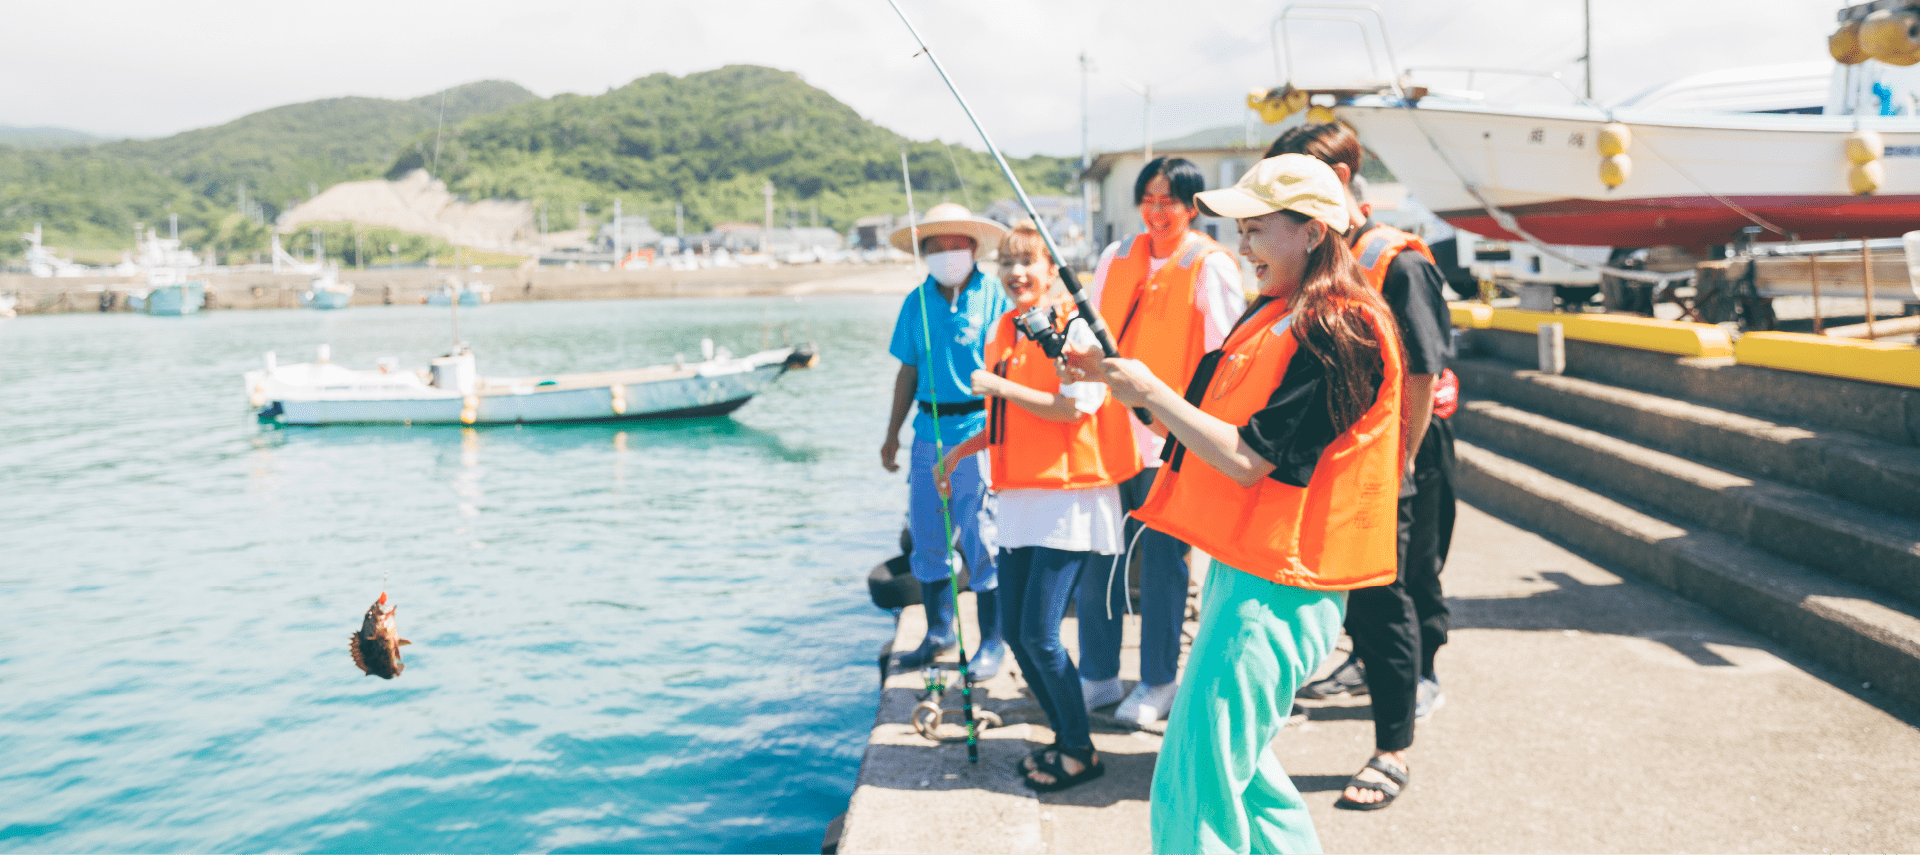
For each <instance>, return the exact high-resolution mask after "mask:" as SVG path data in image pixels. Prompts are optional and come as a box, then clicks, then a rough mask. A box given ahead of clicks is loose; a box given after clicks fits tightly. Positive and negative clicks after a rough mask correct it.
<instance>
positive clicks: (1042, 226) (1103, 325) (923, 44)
mask: <svg viewBox="0 0 1920 855" xmlns="http://www.w3.org/2000/svg"><path fill="white" fill-rule="evenodd" d="M887 5H889V6H892V7H893V12H894V14H896V15H899V16H900V23H902V24H906V25H907V32H908V33H911V34H912V35H913V40H914V42H915V43H917V44H919V45H920V52H921V53H924V54H926V55H927V60H928V61H930V62H932V63H933V70H935V71H938V72H940V80H941V81H942V82H944V83H946V84H947V91H949V92H952V93H953V98H954V100H956V101H959V102H960V110H961V112H964V113H966V114H967V121H969V122H972V123H973V129H974V130H976V131H979V132H980V141H981V142H983V143H986V144H987V153H988V154H991V155H993V160H994V162H995V163H998V164H1000V173H1001V174H1002V175H1005V176H1006V177H1007V183H1008V184H1012V185H1013V195H1015V196H1018V197H1019V198H1020V207H1022V208H1025V209H1026V211H1027V217H1028V218H1030V219H1032V220H1033V226H1034V228H1035V229H1037V230H1038V231H1039V232H1040V240H1041V241H1042V242H1044V243H1046V245H1047V254H1048V255H1049V256H1052V258H1053V263H1054V266H1055V267H1058V268H1059V269H1060V280H1061V281H1062V282H1063V283H1065V284H1066V286H1067V293H1069V294H1071V295H1073V304H1074V306H1075V307H1077V308H1078V309H1079V310H1080V317H1081V318H1084V319H1085V320H1086V322H1087V326H1088V327H1089V328H1090V329H1092V330H1093V337H1094V338H1095V339H1096V340H1098V341H1099V342H1100V350H1101V351H1102V352H1104V353H1106V355H1107V358H1109V359H1112V358H1116V357H1118V356H1119V355H1120V347H1119V345H1117V344H1114V340H1113V333H1111V332H1109V331H1108V330H1107V322H1106V320H1105V319H1103V318H1101V317H1100V313H1099V312H1096V311H1094V309H1093V302H1092V301H1091V300H1088V299H1087V292H1086V291H1084V290H1081V288H1080V280H1079V279H1078V278H1076V277H1075V276H1074V275H1073V268H1071V267H1069V266H1067V261H1066V258H1065V257H1063V256H1062V255H1061V254H1060V247H1059V246H1057V245H1055V244H1054V242H1053V233H1052V232H1049V231H1048V230H1047V224H1046V221H1045V220H1042V219H1041V218H1040V213H1039V212H1038V211H1035V210H1034V209H1033V200H1031V199H1028V198H1027V191H1026V188H1025V187H1023V186H1021V184H1020V179H1019V178H1018V177H1017V176H1015V175H1014V174H1013V167H1012V166H1010V165H1008V164H1007V158H1006V156H1005V155H1003V154H1001V153H1000V147H999V146H996V145H994V144H993V137H991V136H988V134H987V129H986V128H985V127H984V126H982V125H981V124H980V118H979V117H978V116H975V115H974V114H973V107H971V106H969V105H968V104H967V96H965V95H962V94H960V87H958V86H955V85H954V83H953V78H952V77H949V76H947V68H946V66H943V65H941V64H940V58H939V57H937V56H934V55H933V48H931V47H928V46H927V40H926V39H923V38H921V37H920V31H919V30H917V29H914V26H913V22H912V21H910V20H908V19H907V13H906V10H904V9H901V8H900V4H899V2H898V0H887ZM1133 414H1134V415H1135V416H1137V417H1139V419H1140V423H1141V424H1153V416H1151V415H1148V414H1147V409H1146V408H1145V407H1135V408H1133Z"/></svg>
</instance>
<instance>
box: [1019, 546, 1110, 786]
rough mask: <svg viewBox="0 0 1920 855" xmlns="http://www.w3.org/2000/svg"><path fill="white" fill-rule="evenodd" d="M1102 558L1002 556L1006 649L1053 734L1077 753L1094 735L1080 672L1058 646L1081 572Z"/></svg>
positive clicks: (1036, 550)
mask: <svg viewBox="0 0 1920 855" xmlns="http://www.w3.org/2000/svg"><path fill="white" fill-rule="evenodd" d="M1098 557H1099V556H1096V555H1094V554H1093V553H1091V552H1064V551H1062V550H1058V549H1049V548H1047V547H1044V546H1023V547H1020V548H1019V549H1005V550H1001V552H1000V574H1001V575H1002V576H1004V577H1006V578H1005V584H1004V585H1002V586H1001V590H1000V625H1001V626H1004V627H1007V628H1008V629H1009V632H1008V633H1007V647H1008V648H1010V649H1012V651H1013V659H1014V661H1015V662H1018V663H1020V673H1021V674H1023V675H1025V676H1026V678H1027V687H1028V688H1031V689H1033V697H1034V699H1035V700H1038V701H1039V702H1040V709H1041V710H1042V711H1044V712H1045V713H1046V714H1047V724H1048V725H1050V726H1051V727H1052V728H1053V733H1054V736H1055V737H1056V738H1057V739H1058V740H1059V741H1060V744H1061V745H1064V746H1066V747H1068V748H1071V749H1075V750H1080V749H1090V748H1092V747H1093V734H1092V732H1091V729H1090V727H1091V726H1090V725H1089V724H1088V722H1087V705H1086V700H1085V698H1084V697H1083V696H1082V695H1081V694H1080V672H1079V670H1078V669H1076V668H1074V667H1073V659H1072V658H1071V657H1069V656H1067V648H1066V645H1063V644H1061V643H1060V621H1061V619H1062V618H1065V617H1066V615H1067V600H1068V599H1069V598H1070V597H1072V596H1073V583H1074V581H1075V580H1076V579H1078V578H1079V577H1080V571H1081V568H1082V567H1084V566H1085V565H1087V563H1088V559H1090V558H1098Z"/></svg>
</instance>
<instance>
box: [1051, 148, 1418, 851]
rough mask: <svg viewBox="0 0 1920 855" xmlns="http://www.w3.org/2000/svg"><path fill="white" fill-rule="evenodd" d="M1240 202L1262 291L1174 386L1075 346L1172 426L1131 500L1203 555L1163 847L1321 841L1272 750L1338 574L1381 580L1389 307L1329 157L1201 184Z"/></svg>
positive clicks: (1155, 821) (1323, 628) (1228, 212)
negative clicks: (1180, 386) (1152, 470)
mask: <svg viewBox="0 0 1920 855" xmlns="http://www.w3.org/2000/svg"><path fill="white" fill-rule="evenodd" d="M1197 199H1198V201H1199V203H1200V206H1201V209H1202V210H1204V211H1206V212H1207V213H1209V214H1212V215H1214V216H1223V217H1232V218H1234V219H1237V220H1239V226H1240V254H1241V255H1243V256H1245V257H1246V258H1247V259H1248V260H1249V261H1251V262H1252V263H1253V269H1254V275H1255V277H1256V280H1257V283H1258V286H1259V298H1258V299H1257V300H1256V301H1255V302H1254V303H1253V305H1252V306H1251V307H1250V309H1249V310H1248V312H1247V314H1246V315H1244V316H1243V317H1242V318H1241V319H1240V322H1239V323H1238V324H1237V325H1236V326H1235V327H1234V330H1233V332H1232V333H1231V334H1230V335H1229V336H1228V337H1227V340H1226V342H1225V344H1223V345H1222V346H1221V347H1220V349H1218V350H1215V351H1213V352H1211V353H1209V354H1207V355H1206V357H1205V358H1204V359H1203V360H1202V361H1201V363H1200V367H1199V368H1198V369H1197V370H1196V371H1195V373H1194V377H1193V381H1192V382H1191V383H1190V384H1189V385H1188V387H1187V388H1186V389H1185V390H1184V391H1185V394H1184V395H1182V394H1181V392H1182V391H1183V390H1177V389H1173V388H1171V387H1169V386H1168V385H1167V384H1166V383H1165V382H1164V381H1162V380H1160V379H1159V378H1158V377H1156V376H1155V375H1154V373H1153V372H1152V371H1151V370H1150V369H1149V368H1148V367H1147V366H1146V365H1145V364H1143V363H1141V362H1138V361H1136V360H1131V359H1101V358H1100V356H1099V353H1098V352H1097V351H1093V350H1091V349H1086V348H1069V350H1068V353H1067V358H1066V359H1065V360H1063V364H1062V368H1061V372H1062V374H1063V375H1064V376H1065V377H1066V378H1067V379H1069V380H1077V379H1080V378H1082V377H1084V378H1088V379H1102V380H1105V381H1106V383H1107V385H1108V388H1109V389H1110V390H1111V392H1112V394H1113V396H1114V397H1115V398H1118V399H1119V400H1120V401H1121V402H1122V403H1124V404H1126V405H1128V406H1137V407H1145V408H1146V409H1147V410H1149V411H1150V412H1151V413H1152V416H1153V418H1154V420H1155V421H1157V422H1159V423H1161V424H1164V425H1165V426H1166V427H1167V430H1168V431H1169V433H1171V434H1172V439H1171V440H1170V441H1169V443H1168V446H1167V452H1166V463H1165V465H1164V466H1163V471H1162V472H1161V474H1160V476H1159V478H1158V480H1157V481H1156V483H1155V484H1154V487H1153V492H1152V493H1151V494H1150V495H1149V496H1148V497H1147V501H1146V504H1145V505H1144V506H1143V507H1142V508H1141V509H1140V510H1138V511H1136V512H1135V516H1136V517H1137V518H1138V519H1140V520H1141V522H1143V523H1144V524H1146V525H1147V526H1149V527H1151V528H1154V529H1157V530H1159V531H1163V532H1166V533H1167V534H1170V535H1172V536H1174V537H1177V538H1179V539H1180V540H1182V541H1185V542H1187V543H1190V544H1192V545H1193V546H1194V547H1196V548H1198V549H1201V550H1203V551H1205V552H1206V553H1207V554H1209V555H1211V556H1213V558H1214V562H1213V566H1212V568H1211V571H1210V572H1209V574H1208V577H1207V580H1206V587H1205V588H1204V590H1203V592H1202V594H1201V614H1200V626H1199V630H1198V632H1197V633H1196V635H1195V640H1194V644H1193V649H1192V652H1191V653H1190V654H1189V657H1188V660H1187V674H1186V678H1185V679H1184V680H1183V681H1181V683H1180V689H1179V692H1178V693H1177V695H1176V696H1175V699H1174V703H1173V711H1172V714H1171V715H1170V716H1169V718H1168V724H1167V733H1166V737H1165V739H1164V741H1163V743H1162V745H1161V749H1160V757H1159V760H1158V762H1157V763H1156V765H1155V769H1154V777H1153V795H1152V828H1153V846H1154V851H1156V852H1308V851H1319V848H1320V840H1319V836H1318V835H1317V834H1316V833H1315V831H1314V828H1313V820H1312V818H1311V817H1310V816H1309V815H1308V813H1307V808H1306V805H1305V803H1304V802H1303V801H1302V800H1301V798H1300V793H1299V791H1298V790H1296V789H1295V788H1294V786H1293V783H1292V782H1291V781H1290V780H1289V779H1288V778H1287V774H1286V771H1285V770H1284V769H1282V768H1281V767H1280V762H1279V760H1277V759H1276V758H1275V757H1274V755H1273V753H1272V752H1271V751H1269V750H1268V745H1269V743H1270V742H1271V741H1272V740H1273V738H1274V736H1275V735H1277V734H1278V733H1279V731H1280V729H1281V727H1282V726H1283V725H1284V724H1285V722H1286V718H1287V714H1288V712H1289V710H1290V707H1291V704H1292V699H1293V695H1294V691H1295V690H1296V689H1298V688H1299V686H1300V684H1301V683H1302V682H1303V681H1305V680H1306V679H1307V677H1309V676H1310V675H1311V674H1312V673H1313V672H1314V669H1315V668H1317V667H1318V666H1319V665H1320V663H1321V662H1322V660H1324V659H1325V658H1326V656H1327V655H1328V653H1330V652H1331V651H1332V650H1333V646H1334V643H1335V642H1336V641H1337V640H1338V638H1339V635H1340V623H1341V619H1342V617H1343V616H1344V613H1345V610H1346V598H1347V595H1346V592H1347V591H1348V590H1351V589H1354V588H1360V587H1364V586H1369V585H1382V584H1386V583H1389V582H1391V581H1393V579H1394V573H1395V565H1396V551H1397V538H1396V520H1397V504H1398V495H1399V490H1400V475H1401V472H1402V471H1403V461H1404V452H1403V450H1402V448H1401V442H1400V434H1401V424H1400V397H1401V385H1402V382H1403V380H1404V376H1405V365H1404V357H1403V355H1402V353H1401V346H1400V340H1399V334H1398V330H1397V326H1396V324H1395V322H1394V319H1393V315H1392V312H1391V310H1390V309H1389V308H1388V307H1387V305H1386V303H1385V302H1384V301H1383V300H1382V299H1381V297H1380V295H1379V293H1378V292H1376V291H1375V290H1374V289H1372V288H1370V287H1368V285H1367V281H1366V278H1365V274H1364V272H1363V271H1362V270H1361V269H1360V268H1359V266H1358V264H1357V262H1355V261H1354V259H1353V256H1352V254H1351V253H1350V252H1349V251H1348V250H1347V247H1346V243H1345V242H1344V241H1343V240H1342V239H1341V235H1342V233H1344V232H1345V231H1346V230H1347V229H1348V227H1349V226H1350V225H1352V223H1351V222H1350V220H1349V217H1348V213H1347V205H1346V195H1345V193H1344V191H1343V190H1342V188H1341V185H1340V180H1339V178H1338V177H1337V176H1336V175H1335V174H1334V171H1333V169H1332V168H1331V167H1329V166H1327V165H1326V164H1324V163H1322V162H1320V161H1319V160H1317V159H1314V158H1312V157H1308V156H1306V155H1300V154H1283V155H1280V156H1278V157H1273V158H1268V159H1266V160H1263V161H1261V162H1260V163H1258V164H1256V165H1255V166H1254V167H1253V169H1252V170H1251V171H1249V172H1248V173H1247V174H1246V175H1245V176H1243V177H1242V178H1241V179H1240V181H1239V183H1237V184H1235V185H1234V186H1233V187H1230V188H1225V189H1221V190H1212V191H1206V192H1202V193H1200V194H1198V196H1197Z"/></svg>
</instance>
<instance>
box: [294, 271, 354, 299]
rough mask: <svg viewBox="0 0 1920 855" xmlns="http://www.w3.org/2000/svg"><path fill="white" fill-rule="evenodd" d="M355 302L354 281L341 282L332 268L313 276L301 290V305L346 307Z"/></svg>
mask: <svg viewBox="0 0 1920 855" xmlns="http://www.w3.org/2000/svg"><path fill="white" fill-rule="evenodd" d="M352 303H353V283H352V282H341V281H340V277H339V274H338V273H337V272H335V271H334V270H333V269H332V268H328V269H327V270H325V271H323V272H322V273H320V275H318V276H315V277H313V279H312V281H310V282H309V283H307V290H305V291H302V292H300V305H302V306H304V307H306V308H309V309H344V308H346V307H347V306H348V305H350V304H352Z"/></svg>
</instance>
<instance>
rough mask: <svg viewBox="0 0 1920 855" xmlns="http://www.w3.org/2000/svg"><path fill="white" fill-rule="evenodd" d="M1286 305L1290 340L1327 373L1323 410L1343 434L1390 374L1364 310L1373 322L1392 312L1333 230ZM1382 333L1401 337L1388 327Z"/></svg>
mask: <svg viewBox="0 0 1920 855" xmlns="http://www.w3.org/2000/svg"><path fill="white" fill-rule="evenodd" d="M1281 213H1283V214H1286V215H1287V216H1288V217H1289V218H1291V219H1293V220H1294V221H1295V222H1296V223H1303V224H1304V223H1305V222H1307V220H1308V219H1309V218H1308V217H1307V216H1306V215H1305V214H1301V213H1299V212H1296V211H1282V212H1281ZM1288 303H1289V304H1290V310H1291V311H1292V313H1293V316H1294V321H1293V337H1294V340H1295V341H1297V342H1299V344H1300V347H1302V348H1304V349H1305V350H1307V351H1308V352H1310V353H1312V354H1313V355H1314V356H1315V357H1317V358H1318V359H1319V360H1320V362H1321V364H1323V365H1325V366H1326V367H1327V404H1328V409H1329V411H1331V412H1332V414H1333V427H1334V430H1336V431H1345V430H1346V429H1347V428H1349V427H1352V426H1353V424H1354V423H1355V422H1357V421H1359V420H1360V417H1361V416H1364V415H1366V412H1367V410H1368V409H1371V408H1372V407H1373V402H1374V398H1375V397H1376V396H1377V395H1378V391H1379V388H1380V385H1381V380H1382V378H1384V377H1385V375H1386V372H1387V371H1388V370H1389V369H1388V366H1387V365H1386V364H1385V360H1383V359H1382V356H1381V355H1382V354H1383V353H1385V352H1386V346H1385V344H1384V343H1383V342H1381V341H1380V339H1379V338H1378V336H1377V335H1376V334H1375V332H1374V326H1373V325H1372V324H1370V323H1368V322H1367V319H1366V317H1365V316H1364V315H1363V314H1362V309H1363V308H1371V309H1373V310H1374V311H1375V312H1376V315H1375V317H1381V318H1391V317H1393V310H1392V309H1391V308H1389V307H1388V306H1387V301H1386V300H1385V299H1383V298H1382V297H1381V296H1380V294H1379V292H1377V291H1375V290H1373V288H1372V287H1371V286H1370V285H1368V284H1367V278H1366V273H1365V271H1362V270H1361V269H1360V263H1359V262H1357V261H1354V260H1353V252H1352V250H1350V249H1348V248H1347V244H1346V241H1344V240H1341V238H1340V234H1339V233H1338V232H1335V231H1333V230H1332V229H1327V230H1326V231H1325V232H1323V236H1322V237H1321V239H1320V241H1319V242H1318V243H1316V244H1314V245H1313V247H1311V248H1310V249H1308V250H1307V264H1306V268H1305V269H1304V270H1303V271H1301V274H1300V286H1299V287H1298V288H1295V289H1294V292H1293V295H1292V296H1291V297H1290V298H1288ZM1385 332H1386V334H1387V335H1398V334H1399V330H1398V329H1395V328H1392V327H1391V326H1390V327H1389V328H1388V329H1387V330H1385ZM1392 370H1395V371H1403V370H1405V365H1404V364H1401V365H1395V366H1392Z"/></svg>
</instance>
